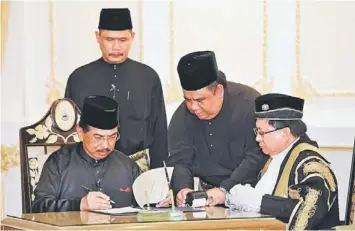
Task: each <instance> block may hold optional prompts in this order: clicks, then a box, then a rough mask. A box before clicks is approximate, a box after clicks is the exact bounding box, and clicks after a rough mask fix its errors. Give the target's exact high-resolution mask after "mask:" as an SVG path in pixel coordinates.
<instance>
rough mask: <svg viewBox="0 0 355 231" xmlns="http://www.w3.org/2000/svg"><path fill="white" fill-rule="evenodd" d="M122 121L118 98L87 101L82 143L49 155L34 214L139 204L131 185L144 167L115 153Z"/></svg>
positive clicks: (87, 98)
mask: <svg viewBox="0 0 355 231" xmlns="http://www.w3.org/2000/svg"><path fill="white" fill-rule="evenodd" d="M117 118H118V105H117V102H116V101H115V100H113V99H111V98H109V97H106V96H88V97H86V98H85V100H84V104H83V110H82V114H81V119H80V122H79V126H78V127H77V131H78V135H79V138H80V140H82V142H80V143H75V144H69V145H66V146H64V147H62V148H61V149H59V150H58V151H56V152H54V153H52V154H51V155H50V156H49V157H48V159H47V161H46V162H45V164H44V165H43V170H42V173H41V177H40V180H39V182H38V185H37V187H36V189H35V192H34V195H35V199H34V201H33V203H32V212H35V213H36V212H63V211H78V210H98V209H100V210H101V209H108V208H111V207H126V206H131V205H132V204H135V201H134V197H133V193H132V185H133V182H134V180H135V179H136V177H137V176H138V175H139V169H138V166H137V165H136V163H135V162H134V161H133V160H131V159H130V158H129V157H127V156H126V155H124V154H123V153H121V152H120V151H117V150H115V149H114V147H115V143H116V141H117V139H118V137H119V130H118V128H117V126H118V119H117ZM118 176H119V177H118ZM89 194H90V195H89Z"/></svg>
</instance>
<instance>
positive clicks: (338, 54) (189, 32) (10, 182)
mask: <svg viewBox="0 0 355 231" xmlns="http://www.w3.org/2000/svg"><path fill="white" fill-rule="evenodd" d="M298 3H300V1H296V0H265V1H256V0H248V1H247V0H237V1H235V0H219V1H217V0H203V1H202V0H194V1H191V0H179V1H168V0H160V1H159V0H155V1H149V0H146V1H85V2H83V1H53V2H48V1H25V2H20V1H13V2H10V3H9V6H10V7H9V18H8V27H7V28H8V29H7V30H6V37H7V39H6V50H5V55H4V57H2V59H3V60H2V61H3V63H2V64H3V65H2V67H1V109H2V110H1V143H2V147H4V150H5V148H6V147H9V146H11V145H14V144H17V143H18V129H19V128H20V127H22V126H24V125H29V124H32V123H34V122H36V121H38V120H39V119H40V118H41V117H42V115H44V113H45V112H46V111H47V110H48V108H49V106H50V103H51V102H52V101H53V99H56V98H58V97H61V96H63V94H64V87H65V84H66V80H67V78H68V76H69V74H70V73H71V72H72V71H73V70H74V69H75V68H77V67H78V66H80V65H83V64H85V63H88V62H90V61H92V60H94V59H96V58H98V57H99V56H100V52H99V49H98V46H97V44H96V41H95V37H94V31H95V29H96V27H97V24H98V17H99V11H100V9H101V8H103V7H129V8H130V10H131V13H132V20H133V24H134V29H135V31H136V33H137V35H136V37H135V41H134V45H133V49H132V52H131V57H132V58H133V59H136V60H140V61H143V62H144V63H146V64H148V65H150V66H152V67H153V68H154V69H155V70H156V71H157V72H158V73H159V75H160V78H161V80H162V84H163V89H164V95H165V99H166V108H167V114H168V119H170V117H171V115H172V113H173V112H174V110H175V109H176V107H177V105H178V104H179V103H180V102H181V99H182V97H181V89H180V85H179V80H178V78H177V73H176V65H177V62H178V60H179V59H180V57H181V56H182V55H184V54H186V53H188V52H191V51H194V50H199V49H201V50H202V49H203V50H214V51H215V52H216V55H217V61H218V65H219V67H220V69H221V70H223V71H224V72H225V73H226V75H227V79H229V80H233V81H237V82H241V83H244V84H248V85H252V86H255V87H256V88H257V89H259V90H261V91H262V92H281V93H287V94H293V95H297V96H301V97H304V98H306V106H305V121H306V122H307V124H308V125H309V134H310V136H311V137H312V138H313V139H315V140H318V141H319V143H320V145H321V146H331V147H333V149H332V150H329V149H327V150H328V151H326V152H325V155H326V157H327V158H329V159H330V160H331V162H332V163H333V167H334V170H335V172H336V174H337V177H338V181H339V189H340V208H341V211H340V214H341V218H343V217H344V212H345V201H346V193H347V184H348V176H349V171H350V165H349V164H350V158H351V152H350V149H347V150H346V151H337V150H336V149H334V147H352V145H353V139H354V137H355V120H354V119H353V117H354V114H355V80H354V78H353V76H354V74H355V69H354V66H355V65H354V64H355V42H354V41H355V26H354V23H353V22H354V21H355V14H353V12H355V2H354V1H311V0H303V1H301V4H300V5H299V4H298ZM297 15H298V16H299V17H297ZM2 32H3V29H2ZM4 150H3V148H2V154H3V153H4ZM342 150H344V149H342ZM3 186H4V195H3V196H5V211H6V213H7V214H16V213H20V212H21V202H20V200H17V199H19V198H21V190H20V169H19V167H13V168H10V169H9V171H8V173H7V175H4V185H3ZM15 199H16V200H15Z"/></svg>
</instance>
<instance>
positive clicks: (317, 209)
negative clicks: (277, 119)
mask: <svg viewBox="0 0 355 231" xmlns="http://www.w3.org/2000/svg"><path fill="white" fill-rule="evenodd" d="M300 143H308V144H311V145H313V146H317V144H316V143H315V142H313V141H311V140H310V139H309V138H308V136H307V135H303V136H301V137H300V139H299V140H298V141H297V142H296V143H295V144H294V145H293V147H292V148H291V150H290V151H289V152H288V154H287V156H286V157H285V159H284V161H283V162H282V164H281V167H280V172H279V176H278V180H277V183H276V185H275V189H274V192H273V195H268V194H266V195H264V196H263V198H262V202H261V209H260V212H261V213H265V214H270V215H272V216H274V217H276V218H278V219H280V220H281V221H283V222H285V223H288V228H289V229H295V230H296V229H297V230H311V229H312V230H313V229H329V228H331V227H334V226H336V225H339V202H338V184H337V180H336V177H335V175H334V173H333V171H332V170H331V168H330V166H329V162H327V160H326V159H325V158H324V157H323V156H321V155H320V154H319V153H317V152H315V151H312V150H305V151H301V152H300V153H299V155H298V157H297V159H296V160H295V162H294V164H293V165H292V167H291V171H290V175H289V178H288V179H287V180H288V182H286V187H287V186H288V192H286V193H287V195H284V196H279V195H275V192H276V189H277V187H278V185H279V184H282V183H284V182H281V180H280V179H281V175H282V173H283V172H284V171H286V168H285V166H286V164H287V161H288V159H289V158H290V155H291V153H292V151H293V149H294V148H295V147H296V146H297V145H298V144H300Z"/></svg>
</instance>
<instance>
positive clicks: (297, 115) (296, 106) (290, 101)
mask: <svg viewBox="0 0 355 231" xmlns="http://www.w3.org/2000/svg"><path fill="white" fill-rule="evenodd" d="M303 105H304V100H303V99H300V98H297V97H293V96H289V95H283V94H266V95H262V96H260V97H258V98H256V100H255V110H256V112H255V117H256V118H260V119H268V120H300V119H302V117H303Z"/></svg>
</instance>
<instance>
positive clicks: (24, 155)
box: [20, 98, 149, 213]
mask: <svg viewBox="0 0 355 231" xmlns="http://www.w3.org/2000/svg"><path fill="white" fill-rule="evenodd" d="M80 114H81V112H80V109H79V108H78V107H77V106H76V104H75V103H74V102H73V101H71V100H70V99H65V98H64V99H58V100H56V101H55V102H53V104H52V105H51V107H50V108H49V110H48V112H47V113H46V114H45V115H44V116H43V117H42V119H41V120H39V121H38V122H37V123H35V124H33V125H30V126H27V127H23V128H21V129H20V159H21V187H22V212H23V213H31V212H32V201H33V199H34V190H35V188H36V186H37V183H38V180H39V177H40V175H41V172H42V166H43V165H44V163H45V162H46V160H47V158H48V157H49V155H50V154H51V153H53V152H54V151H56V150H58V149H59V148H61V147H62V146H64V145H66V144H70V143H75V142H80V140H79V137H78V134H77V132H76V128H75V127H76V125H77V124H78V123H79V120H80ZM129 157H130V158H131V159H132V160H134V161H135V162H136V163H137V165H138V166H139V168H140V169H141V171H142V172H144V171H147V170H148V169H149V157H148V154H147V153H145V152H138V153H135V154H132V155H130V156H129Z"/></svg>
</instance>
